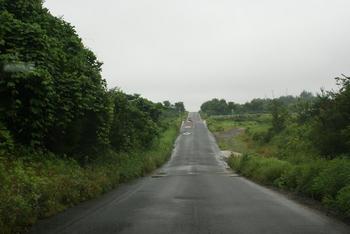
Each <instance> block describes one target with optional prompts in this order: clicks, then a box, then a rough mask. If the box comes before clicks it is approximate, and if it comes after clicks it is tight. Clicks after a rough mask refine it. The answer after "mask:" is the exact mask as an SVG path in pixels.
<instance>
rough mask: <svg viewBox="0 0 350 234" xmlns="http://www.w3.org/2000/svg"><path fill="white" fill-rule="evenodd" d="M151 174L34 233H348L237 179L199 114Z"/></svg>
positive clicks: (46, 223) (52, 220)
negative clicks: (222, 157)
mask: <svg viewBox="0 0 350 234" xmlns="http://www.w3.org/2000/svg"><path fill="white" fill-rule="evenodd" d="M190 117H191V119H192V120H193V123H191V122H186V123H185V124H184V125H183V127H182V130H181V135H180V136H179V138H178V139H177V142H176V146H175V148H174V152H173V155H172V158H171V159H170V161H169V162H168V163H167V164H166V165H164V166H163V167H162V168H161V169H159V170H158V171H156V172H155V173H154V174H152V175H150V176H148V177H145V178H142V179H139V180H136V181H134V182H133V183H130V184H128V185H123V186H121V187H120V188H118V189H116V190H114V191H112V192H110V193H108V194H106V195H104V196H103V197H101V198H99V199H97V200H94V201H90V202H86V203H83V204H81V205H79V206H77V207H74V208H72V209H69V210H67V211H66V212H63V213H61V214H59V215H57V216H55V217H53V218H50V219H47V220H43V221H40V222H39V223H38V224H37V225H36V226H34V227H33V229H32V230H31V233H60V234H61V233H145V234H148V233H149V234H156V233H181V234H182V233H189V234H195V233H254V234H255V233H257V234H263V233H266V234H274V233H281V234H288V233H315V234H321V233H325V234H329V233H350V229H349V226H346V225H345V224H342V223H340V222H338V221H336V220H333V219H332V218H329V217H327V216H325V215H323V214H321V213H319V212H318V211H315V210H312V209H310V208H307V207H305V206H303V205H300V204H297V203H296V202H294V201H291V200H289V199H288V198H286V197H285V196H284V195H281V194H279V193H277V192H274V191H271V190H269V189H267V188H264V187H262V186H259V185H257V184H255V183H252V182H250V181H249V180H246V179H244V178H242V177H239V176H237V175H236V174H234V173H232V172H231V171H230V170H229V169H227V168H226V165H225V163H224V162H223V161H222V160H221V159H220V150H219V149H218V147H217V144H216V143H215V140H214V138H213V136H212V135H211V133H210V132H209V131H208V129H207V127H206V126H205V123H203V121H202V120H201V119H200V116H199V115H198V114H197V113H191V114H190Z"/></svg>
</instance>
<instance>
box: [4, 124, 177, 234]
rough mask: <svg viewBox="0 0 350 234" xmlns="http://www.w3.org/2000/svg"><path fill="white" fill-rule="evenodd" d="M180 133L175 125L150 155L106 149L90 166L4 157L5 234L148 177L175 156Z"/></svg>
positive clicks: (54, 159)
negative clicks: (175, 141)
mask: <svg viewBox="0 0 350 234" xmlns="http://www.w3.org/2000/svg"><path fill="white" fill-rule="evenodd" d="M177 132H178V126H177V124H175V122H174V123H172V124H171V125H170V127H169V128H168V129H167V130H166V131H164V132H163V134H162V135H161V137H160V138H159V140H158V142H155V143H154V145H153V146H152V147H151V148H150V150H147V151H142V150H135V151H134V152H132V153H128V154H126V153H124V154H118V153H115V152H113V151H111V150H107V151H106V152H104V153H103V154H104V155H102V156H101V157H98V158H99V159H98V161H94V162H92V163H90V164H88V165H85V166H81V165H79V164H78V163H77V162H76V161H74V160H72V159H59V158H57V157H55V156H54V155H48V153H46V154H45V155H44V154H40V153H33V152H31V153H29V152H27V153H26V154H31V155H30V157H23V158H22V159H13V160H11V159H8V157H0V184H1V186H0V233H20V232H24V231H25V230H26V229H27V228H28V227H30V226H31V225H32V224H34V223H35V222H36V221H37V220H38V219H40V218H45V217H49V216H52V215H54V214H56V213H58V212H61V211H63V210H65V209H67V208H68V207H71V206H74V205H76V204H78V203H80V202H83V201H85V200H88V199H91V198H94V197H97V196H99V195H101V194H102V193H105V192H107V191H109V190H111V189H112V188H115V187H116V186H117V185H118V184H120V183H123V182H126V181H129V180H131V179H134V178H136V177H140V176H143V175H145V174H147V173H149V172H150V171H152V170H154V169H155V168H156V167H158V166H160V165H161V164H163V163H164V162H165V161H166V160H167V158H168V157H169V156H170V154H171V151H172V148H173V143H174V140H175V138H176V136H177ZM33 154H36V155H33Z"/></svg>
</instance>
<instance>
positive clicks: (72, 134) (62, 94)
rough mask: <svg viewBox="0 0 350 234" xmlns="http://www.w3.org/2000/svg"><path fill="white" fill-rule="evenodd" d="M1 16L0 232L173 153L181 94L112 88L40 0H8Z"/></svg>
mask: <svg viewBox="0 0 350 234" xmlns="http://www.w3.org/2000/svg"><path fill="white" fill-rule="evenodd" d="M0 22H1V24H0V185H1V186H0V233H18V232H22V231H25V230H26V227H28V226H30V225H31V224H33V223H34V222H35V221H36V220H37V219H38V218H44V217H48V216H50V215H53V214H55V213H57V212H60V211H62V210H64V209H66V208H67V207H70V206H73V205H75V204H77V203H79V202H82V201H84V200H87V199H90V198H92V197H96V196H98V195H100V194H102V193H103V192H106V191H108V190H110V189H112V188H114V187H115V186H116V185H118V184H119V183H122V182H125V181H128V180H130V179H132V178H136V177H138V176H142V175H144V174H145V173H147V172H149V171H151V170H153V169H154V168H156V167H157V166H159V165H161V164H162V163H163V162H164V161H165V160H166V159H167V157H168V156H169V155H170V152H171V149H172V146H173V142H174V140H175V137H176V135H177V129H178V127H179V124H180V119H179V117H178V116H179V115H183V113H184V112H185V108H184V104H183V103H182V102H177V103H174V104H171V103H170V102H169V101H164V102H163V103H155V102H152V101H150V100H148V99H146V98H143V97H141V96H140V95H138V94H132V95H130V94H126V93H124V92H122V91H121V90H119V89H117V88H116V89H110V90H108V89H107V84H106V81H105V80H104V79H103V78H102V76H101V69H102V63H101V62H100V61H98V59H97V58H96V56H95V55H94V53H93V52H92V51H91V50H89V49H88V48H86V47H85V46H84V44H83V43H82V40H81V38H80V37H79V36H78V35H77V33H76V31H75V29H74V27H73V26H72V25H70V24H69V23H67V22H65V21H64V20H63V19H62V18H57V17H54V16H53V15H51V14H50V12H49V11H48V9H46V8H44V7H43V1H42V0H30V1H28V0H16V1H12V0H0ZM140 78H142V77H140Z"/></svg>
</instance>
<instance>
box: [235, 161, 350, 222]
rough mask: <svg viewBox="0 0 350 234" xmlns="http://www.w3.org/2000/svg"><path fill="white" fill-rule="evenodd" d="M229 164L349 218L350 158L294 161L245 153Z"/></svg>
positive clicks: (252, 176)
mask: <svg viewBox="0 0 350 234" xmlns="http://www.w3.org/2000/svg"><path fill="white" fill-rule="evenodd" d="M229 165H230V166H231V167H232V168H233V169H235V170H236V171H237V172H239V173H241V174H242V175H244V176H246V177H248V178H251V179H253V180H255V181H257V182H259V183H262V184H267V185H273V186H276V187H278V188H281V189H285V190H289V191H292V192H295V193H298V194H302V195H304V196H307V197H310V198H313V199H315V200H318V201H320V202H321V203H322V204H323V205H324V206H325V207H327V208H329V209H331V210H333V211H335V212H337V213H338V214H340V215H341V216H343V217H344V218H347V219H349V218H350V160H348V159H333V160H321V159H319V160H313V161H309V162H305V163H299V164H293V163H290V162H288V161H285V160H280V159H277V158H266V157H261V156H253V155H247V154H246V155H244V156H242V157H240V158H237V157H231V158H230V159H229Z"/></svg>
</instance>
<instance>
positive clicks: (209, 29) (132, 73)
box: [45, 0, 350, 110]
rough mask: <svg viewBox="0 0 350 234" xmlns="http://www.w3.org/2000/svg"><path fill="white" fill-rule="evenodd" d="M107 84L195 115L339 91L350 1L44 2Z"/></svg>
mask: <svg viewBox="0 0 350 234" xmlns="http://www.w3.org/2000/svg"><path fill="white" fill-rule="evenodd" d="M45 6H46V7H47V8H49V9H50V11H51V12H52V13H53V14H54V15H56V16H62V17H63V18H64V19H65V20H66V21H69V22H71V23H72V24H73V25H75V27H76V30H77V32H78V34H79V35H80V36H81V37H82V38H83V41H84V43H85V45H86V46H87V47H88V48H90V49H92V50H93V51H94V52H95V53H96V55H97V56H98V58H99V60H101V61H102V62H104V65H103V76H104V78H105V79H106V80H107V82H108V86H109V87H110V88H112V87H120V88H121V89H122V90H124V91H125V92H127V93H139V94H142V95H143V96H144V97H146V98H149V99H151V100H153V101H164V100H170V101H171V102H175V101H184V102H185V105H186V107H187V108H188V109H189V110H198V109H199V107H200V105H201V103H202V102H204V101H206V100H208V99H211V98H214V97H218V98H225V99H227V100H230V101H235V102H240V103H241V102H245V101H248V100H250V99H252V98H254V97H271V96H272V95H274V96H279V95H284V94H292V95H295V94H298V93H300V92H301V91H302V90H304V89H306V90H309V91H313V92H315V91H318V90H319V89H320V88H321V87H324V88H326V89H332V88H334V87H335V86H334V80H333V78H334V77H335V76H338V75H340V74H341V73H344V74H347V75H350V14H349V12H350V1H349V0H99V1H97V0H73V1H72V0H59V1H58V0H46V2H45Z"/></svg>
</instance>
